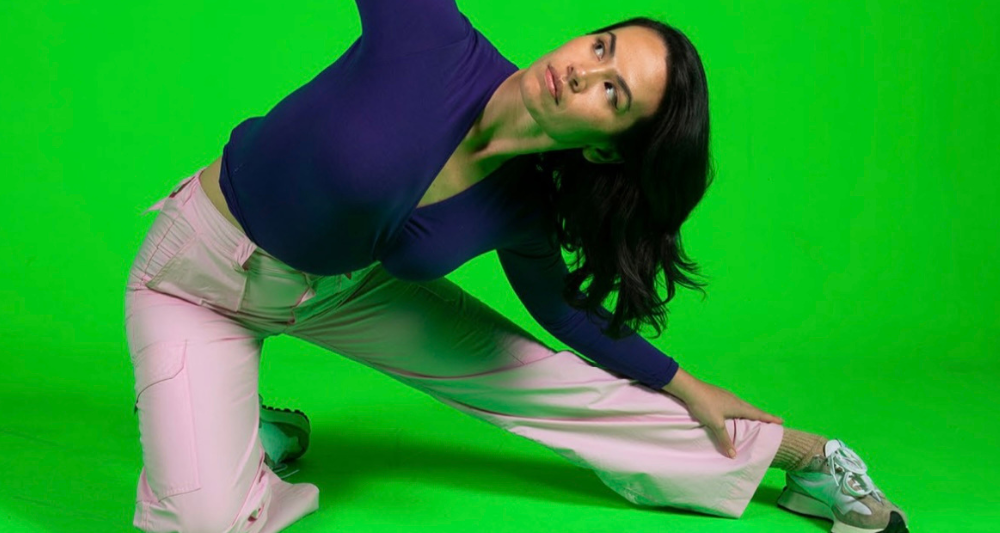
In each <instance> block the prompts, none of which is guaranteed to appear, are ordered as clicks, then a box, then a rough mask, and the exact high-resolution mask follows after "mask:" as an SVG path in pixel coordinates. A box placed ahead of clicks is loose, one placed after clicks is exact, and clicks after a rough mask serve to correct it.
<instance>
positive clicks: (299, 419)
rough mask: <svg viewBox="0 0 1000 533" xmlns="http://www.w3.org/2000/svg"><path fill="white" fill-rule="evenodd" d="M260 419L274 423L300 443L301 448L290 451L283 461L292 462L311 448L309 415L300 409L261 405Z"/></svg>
mask: <svg viewBox="0 0 1000 533" xmlns="http://www.w3.org/2000/svg"><path fill="white" fill-rule="evenodd" d="M260 419H261V421H263V422H268V423H270V424H274V425H275V426H278V428H279V429H281V431H282V432H284V433H285V434H286V435H292V436H294V437H295V440H296V441H297V442H298V444H299V449H298V450H297V451H295V452H294V453H289V454H288V455H287V456H286V457H285V458H284V460H283V461H282V462H283V463H290V462H292V461H294V460H296V459H298V458H299V457H302V456H303V455H305V453H306V450H307V449H308V448H309V433H310V431H311V428H310V425H309V417H307V416H306V414H305V413H303V412H302V411H299V410H298V409H278V408H276V407H268V406H266V405H263V404H262V405H261V406H260Z"/></svg>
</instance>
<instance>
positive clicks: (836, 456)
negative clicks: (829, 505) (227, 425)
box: [826, 444, 884, 503]
mask: <svg viewBox="0 0 1000 533" xmlns="http://www.w3.org/2000/svg"><path fill="white" fill-rule="evenodd" d="M826 464H827V466H829V467H830V473H831V474H832V475H833V477H834V479H836V480H837V484H838V485H840V488H841V490H843V491H844V492H845V493H847V494H850V495H851V496H854V497H855V498H858V499H861V498H864V497H865V496H867V495H869V494H871V495H872V496H873V497H874V498H875V499H876V500H878V502H879V503H882V496H884V494H883V493H882V491H881V490H879V488H878V487H876V486H875V483H874V482H873V481H872V478H870V477H868V473H867V472H868V465H866V464H865V462H864V461H862V460H861V458H860V457H858V454H856V453H854V450H852V449H850V448H848V447H847V446H844V445H843V444H841V446H840V447H839V448H837V449H836V450H834V452H833V454H832V455H830V456H829V457H827V458H826ZM852 480H853V481H854V482H855V483H854V484H856V485H857V486H858V487H859V488H857V489H856V488H854V485H852V484H851V481H852Z"/></svg>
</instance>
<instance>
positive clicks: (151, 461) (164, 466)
mask: <svg viewBox="0 0 1000 533" xmlns="http://www.w3.org/2000/svg"><path fill="white" fill-rule="evenodd" d="M186 346H187V343H186V342H184V341H182V342H170V343H158V344H153V345H150V346H147V347H146V348H145V349H144V350H143V351H142V353H141V354H140V355H139V357H138V358H137V360H136V361H135V390H136V402H135V408H136V412H137V413H138V414H139V440H140V442H141V443H142V460H143V466H144V467H145V470H146V480H147V482H148V483H149V487H150V488H151V489H152V490H153V493H154V494H156V496H157V498H159V499H160V500H162V499H163V498H167V497H170V496H175V495H177V494H182V493H185V492H191V491H193V490H197V489H199V488H201V481H200V479H199V477H198V452H197V448H196V446H195V433H194V410H193V408H192V405H191V390H190V386H189V381H188V373H187V368H186V365H185V359H186Z"/></svg>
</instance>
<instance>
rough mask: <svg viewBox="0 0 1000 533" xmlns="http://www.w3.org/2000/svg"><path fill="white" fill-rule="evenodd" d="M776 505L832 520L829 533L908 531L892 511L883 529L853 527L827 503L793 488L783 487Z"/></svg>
mask: <svg viewBox="0 0 1000 533" xmlns="http://www.w3.org/2000/svg"><path fill="white" fill-rule="evenodd" d="M778 506H779V507H781V508H783V509H787V510H789V511H792V512H793V513H798V514H801V515H806V516H812V517H815V518H825V519H826V520H830V521H832V522H833V529H831V530H830V531H831V533H909V532H910V530H909V529H907V527H906V524H905V523H904V522H903V518H902V517H901V516H899V513H896V512H893V513H890V515H889V525H888V526H886V528H885V529H866V528H860V527H855V526H852V525H849V524H845V523H843V522H841V521H840V520H837V517H836V516H834V514H833V510H832V509H830V506H829V505H826V504H825V503H823V502H821V501H819V500H817V499H816V498H813V497H811V496H808V495H806V494H800V493H798V492H795V491H794V490H789V488H788V487H785V489H784V490H782V491H781V496H779V497H778Z"/></svg>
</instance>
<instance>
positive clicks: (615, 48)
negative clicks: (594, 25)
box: [520, 26, 667, 162]
mask: <svg viewBox="0 0 1000 533" xmlns="http://www.w3.org/2000/svg"><path fill="white" fill-rule="evenodd" d="M666 57H667V47H666V44H664V42H663V39H662V38H661V37H660V35H659V34H658V33H657V32H656V31H655V30H652V29H650V28H646V27H644V26H626V27H622V28H617V29H614V30H611V31H610V32H605V33H602V34H599V35H584V36H581V37H577V38H575V39H573V40H571V41H569V42H567V43H565V44H563V45H562V46H560V47H559V48H557V49H555V50H553V51H551V52H549V53H547V54H545V55H544V56H542V57H540V58H538V59H537V60H536V61H535V62H534V63H532V64H531V65H530V66H529V67H528V68H527V72H525V75H524V76H522V77H521V87H520V89H521V99H522V100H523V102H524V104H525V106H526V107H527V109H528V112H529V113H530V114H531V116H532V117H533V118H534V119H535V121H536V122H537V123H538V124H539V126H540V127H541V128H542V129H543V130H544V131H545V132H546V133H547V134H548V135H549V137H551V138H552V139H554V140H555V141H557V142H559V143H560V144H563V145H566V146H573V147H582V148H584V155H585V156H587V158H588V159H590V160H592V161H593V162H600V161H598V160H594V158H597V159H605V160H614V159H615V158H616V157H617V156H616V155H615V154H614V152H613V151H612V149H611V146H610V144H609V141H610V139H611V138H612V137H613V136H614V135H616V134H618V133H621V132H623V131H625V130H627V129H628V128H629V127H630V126H632V125H633V124H634V123H635V122H636V121H638V120H640V119H642V118H645V117H648V116H651V115H652V114H653V113H654V112H655V111H656V105H657V104H658V103H659V101H660V98H661V97H662V96H663V93H664V91H665V90H666V87H667V67H666ZM549 68H551V69H552V70H553V72H554V74H555V85H556V87H557V92H558V97H553V95H552V94H551V92H550V90H549V86H548V83H547V80H546V70H548V69H549ZM595 148H596V149H601V148H603V149H604V154H603V155H602V154H601V153H597V152H594V149H595Z"/></svg>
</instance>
